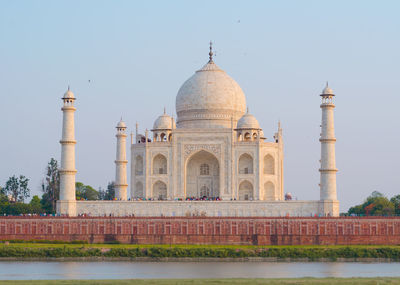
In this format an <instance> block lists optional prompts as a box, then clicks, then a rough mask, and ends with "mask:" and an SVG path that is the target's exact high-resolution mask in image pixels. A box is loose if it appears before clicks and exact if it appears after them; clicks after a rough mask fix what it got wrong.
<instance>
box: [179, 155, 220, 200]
mask: <svg viewBox="0 0 400 285" xmlns="http://www.w3.org/2000/svg"><path fill="white" fill-rule="evenodd" d="M185 171H186V173H185V179H186V180H185V191H186V193H185V194H186V197H198V198H200V197H203V196H204V195H203V196H202V194H204V193H205V194H206V195H207V197H215V198H216V197H219V183H220V173H219V161H218V159H217V158H216V156H215V155H214V154H212V153H210V152H208V151H205V150H200V151H198V152H196V153H194V154H192V155H191V156H190V157H189V159H188V160H187V163H186V170H185Z"/></svg>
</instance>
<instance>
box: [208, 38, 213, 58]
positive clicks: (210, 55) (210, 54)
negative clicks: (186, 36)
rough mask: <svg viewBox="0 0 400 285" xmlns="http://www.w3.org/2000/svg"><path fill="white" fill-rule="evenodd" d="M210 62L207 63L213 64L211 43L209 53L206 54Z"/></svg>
mask: <svg viewBox="0 0 400 285" xmlns="http://www.w3.org/2000/svg"><path fill="white" fill-rule="evenodd" d="M208 55H209V58H210V60H209V61H208V62H209V63H211V62H213V52H212V41H210V52H209V53H208Z"/></svg>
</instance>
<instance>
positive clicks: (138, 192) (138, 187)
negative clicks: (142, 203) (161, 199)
mask: <svg viewBox="0 0 400 285" xmlns="http://www.w3.org/2000/svg"><path fill="white" fill-rule="evenodd" d="M135 198H144V193H143V183H142V182H140V181H138V182H136V184H135Z"/></svg>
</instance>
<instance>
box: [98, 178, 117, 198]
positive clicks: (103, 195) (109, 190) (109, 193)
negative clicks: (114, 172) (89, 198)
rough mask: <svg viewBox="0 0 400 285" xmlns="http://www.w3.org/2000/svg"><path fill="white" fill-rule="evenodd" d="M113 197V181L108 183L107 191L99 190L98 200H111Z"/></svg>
mask: <svg viewBox="0 0 400 285" xmlns="http://www.w3.org/2000/svg"><path fill="white" fill-rule="evenodd" d="M114 197H115V184H114V181H112V182H108V185H107V190H105V191H104V190H101V189H100V190H99V199H100V200H112V199H114Z"/></svg>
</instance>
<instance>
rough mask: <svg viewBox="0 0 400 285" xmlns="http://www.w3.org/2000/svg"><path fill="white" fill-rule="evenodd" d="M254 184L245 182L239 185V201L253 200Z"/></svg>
mask: <svg viewBox="0 0 400 285" xmlns="http://www.w3.org/2000/svg"><path fill="white" fill-rule="evenodd" d="M253 192H254V189H253V184H251V183H250V182H249V181H247V180H245V181H242V182H241V183H240V184H239V191H238V194H239V195H238V196H239V200H253V197H254V196H253Z"/></svg>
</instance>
